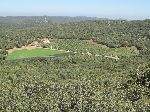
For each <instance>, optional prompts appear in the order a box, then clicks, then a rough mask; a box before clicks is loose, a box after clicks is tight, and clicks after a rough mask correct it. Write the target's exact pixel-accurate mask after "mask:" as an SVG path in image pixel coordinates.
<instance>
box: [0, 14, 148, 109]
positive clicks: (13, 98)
mask: <svg viewBox="0 0 150 112" xmlns="http://www.w3.org/2000/svg"><path fill="white" fill-rule="evenodd" d="M43 38H46V39H47V40H48V42H47V43H46V44H44V43H42V42H41V40H42V39H43ZM35 42H37V43H40V47H43V48H45V49H52V50H53V49H55V50H62V51H66V52H69V53H70V54H68V55H62V56H56V57H55V56H54V57H34V58H24V59H15V60H7V56H8V55H9V52H8V51H9V50H10V49H13V48H22V46H28V45H31V44H32V43H35ZM0 111H1V112H9V111H12V112H13V111H14V112H17V111H18V112H19V111H20V112H24V111H27V112H35V111H36V112H49V111H50V112H149V111H150V20H137V21H127V20H108V19H98V18H86V17H76V18H69V17H63V18H60V17H47V16H43V17H0Z"/></svg>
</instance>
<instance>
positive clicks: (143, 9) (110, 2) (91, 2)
mask: <svg viewBox="0 0 150 112" xmlns="http://www.w3.org/2000/svg"><path fill="white" fill-rule="evenodd" d="M13 15H14V16H18V15H19V16H23V15H25V16H27V15H28V16H36V15H37V16H40V15H49V16H94V17H102V18H118V19H119V18H126V19H146V18H150V0H1V1H0V16H13Z"/></svg>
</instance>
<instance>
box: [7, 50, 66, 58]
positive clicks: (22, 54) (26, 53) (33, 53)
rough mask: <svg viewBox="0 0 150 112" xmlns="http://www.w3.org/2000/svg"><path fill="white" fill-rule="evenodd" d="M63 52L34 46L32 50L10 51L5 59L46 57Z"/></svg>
mask: <svg viewBox="0 0 150 112" xmlns="http://www.w3.org/2000/svg"><path fill="white" fill-rule="evenodd" d="M62 53H65V51H59V50H50V49H44V48H36V49H32V50H27V49H23V50H18V51H14V52H12V53H10V54H9V55H8V56H7V58H6V59H7V60H15V59H23V58H32V57H47V56H50V55H57V54H62Z"/></svg>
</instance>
